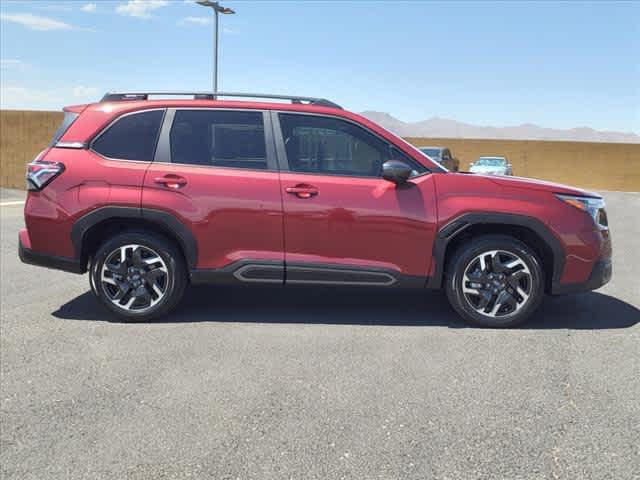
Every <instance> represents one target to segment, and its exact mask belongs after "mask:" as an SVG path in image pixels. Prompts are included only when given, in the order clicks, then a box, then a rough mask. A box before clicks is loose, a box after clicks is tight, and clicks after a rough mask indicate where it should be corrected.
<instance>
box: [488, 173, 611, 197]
mask: <svg viewBox="0 0 640 480" xmlns="http://www.w3.org/2000/svg"><path fill="white" fill-rule="evenodd" d="M486 178H487V179H488V180H490V181H492V182H493V183H496V184H498V185H500V186H503V187H511V188H527V189H531V190H543V191H546V192H552V193H564V194H567V195H579V196H583V197H598V198H601V197H602V196H601V195H600V194H599V193H596V192H590V191H588V190H583V189H581V188H576V187H571V186H569V185H563V184H561V183H554V182H547V181H545V180H536V179H534V178H523V177H492V176H487V177H486Z"/></svg>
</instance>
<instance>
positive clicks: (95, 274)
mask: <svg viewBox="0 0 640 480" xmlns="http://www.w3.org/2000/svg"><path fill="white" fill-rule="evenodd" d="M127 244H137V245H142V246H145V247H147V248H150V249H151V250H153V251H154V252H156V253H157V254H158V255H159V256H160V257H161V258H162V260H163V261H164V262H165V265H166V266H167V270H168V275H167V290H166V292H165V295H164V297H163V298H162V300H160V301H159V302H158V303H157V304H155V305H154V306H153V307H151V308H150V309H148V310H144V311H142V312H135V311H126V310H123V309H120V308H118V307H116V306H115V305H114V304H113V303H112V302H111V300H110V299H109V297H108V296H107V294H106V293H105V291H104V285H103V284H102V282H101V279H100V277H101V272H102V267H103V265H104V262H105V261H106V259H107V258H108V257H109V256H110V255H111V254H112V253H113V252H114V250H116V249H118V248H119V247H121V246H123V245H127ZM90 273H91V283H92V290H93V291H94V293H95V294H96V295H97V296H98V298H99V299H100V301H101V302H102V304H103V305H104V306H105V307H107V308H108V309H109V310H110V311H111V312H113V313H115V314H116V315H117V316H118V317H119V318H120V319H122V320H124V321H127V322H142V321H146V320H149V319H151V318H154V317H157V316H160V315H163V314H164V313H167V312H168V311H169V310H170V309H171V308H173V307H174V306H175V304H177V302H178V301H179V300H180V298H181V297H182V293H183V290H184V283H185V275H186V274H185V268H184V264H183V262H182V260H181V258H180V256H179V253H178V252H177V251H176V249H175V248H174V247H173V246H172V245H171V244H170V243H169V242H168V241H166V240H165V239H164V238H162V237H160V236H156V235H151V234H147V233H137V232H130V233H122V234H119V235H116V236H115V237H113V238H111V239H109V240H107V241H106V242H105V243H104V244H102V245H101V246H100V248H99V249H98V251H97V252H96V255H95V257H94V259H93V261H92V268H91V271H90Z"/></svg>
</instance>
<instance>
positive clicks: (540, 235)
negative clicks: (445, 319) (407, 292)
mask: <svg viewBox="0 0 640 480" xmlns="http://www.w3.org/2000/svg"><path fill="white" fill-rule="evenodd" d="M486 234H501V235H508V236H510V237H513V238H516V239H518V240H520V241H522V242H523V243H525V244H526V245H527V246H528V247H530V248H531V249H533V250H534V251H535V252H536V254H537V255H538V257H539V258H540V260H541V262H542V268H543V271H544V274H545V291H547V292H550V291H551V290H552V288H553V285H555V284H558V283H559V281H560V276H561V274H562V270H563V268H564V257H565V255H564V249H563V247H562V244H561V243H560V240H559V239H558V238H557V237H556V236H555V235H554V234H553V233H552V232H551V231H550V230H549V228H548V227H547V226H546V225H545V224H544V223H543V222H541V221H540V220H538V219H537V218H533V217H529V216H526V215H518V214H509V213H499V212H477V213H475V212H474V213H467V214H463V215H461V216H459V217H456V218H455V219H453V220H452V221H450V222H449V223H447V224H446V225H444V226H443V227H442V228H440V229H439V230H438V233H437V235H436V239H435V242H434V247H433V258H434V259H435V262H436V266H435V269H434V274H433V276H432V277H431V278H430V279H429V282H428V284H427V287H428V288H441V287H442V281H443V278H444V274H445V272H446V267H447V262H448V261H449V260H450V259H451V258H452V256H453V254H454V253H455V251H456V249H458V248H459V247H460V246H461V245H464V244H465V243H466V242H468V241H470V240H471V239H473V238H474V237H477V236H479V235H486Z"/></svg>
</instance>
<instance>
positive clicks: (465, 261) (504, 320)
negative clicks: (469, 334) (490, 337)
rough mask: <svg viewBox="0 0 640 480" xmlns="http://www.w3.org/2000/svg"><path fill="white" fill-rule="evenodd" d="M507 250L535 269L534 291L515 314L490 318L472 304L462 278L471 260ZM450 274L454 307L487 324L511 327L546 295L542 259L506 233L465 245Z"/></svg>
mask: <svg viewBox="0 0 640 480" xmlns="http://www.w3.org/2000/svg"><path fill="white" fill-rule="evenodd" d="M489 250H503V251H505V252H509V253H512V254H514V255H517V256H518V257H520V258H521V259H522V260H523V261H524V262H525V264H526V265H527V268H528V269H529V271H530V272H531V293H530V295H529V299H528V301H527V304H526V305H525V306H524V307H522V308H521V309H520V310H518V311H517V312H516V313H515V314H509V315H505V316H503V317H494V318H492V317H488V316H484V315H481V314H479V313H478V312H476V311H475V309H473V307H471V305H469V304H468V302H467V300H466V299H465V297H464V293H463V292H462V277H463V275H464V271H465V269H466V268H467V266H468V265H469V263H470V262H471V261H472V260H473V259H474V258H475V257H476V256H478V255H479V254H481V253H482V252H483V251H489ZM449 271H450V274H448V275H447V278H446V282H447V283H446V285H445V288H446V291H447V297H448V298H449V301H450V303H451V305H452V306H453V308H454V309H455V310H456V311H457V312H458V313H459V314H460V315H461V316H462V317H463V318H465V320H467V321H469V322H471V323H473V324H475V325H478V326H483V327H511V326H515V325H518V324H521V323H522V322H524V321H525V320H526V319H527V318H528V317H529V316H530V315H531V314H533V313H534V312H535V310H536V309H537V308H538V306H539V305H540V302H541V301H542V298H543V297H544V274H543V271H542V268H541V267H540V261H539V260H538V258H537V256H536V255H535V253H534V252H533V251H532V250H531V249H529V248H528V247H527V246H526V245H524V244H523V243H522V242H520V241H518V240H516V239H513V238H510V237H504V236H487V237H484V238H481V239H478V240H477V241H472V243H471V244H470V245H469V246H468V247H466V248H462V249H461V250H460V251H459V252H458V254H457V255H456V256H455V258H454V260H453V262H452V264H451V266H450V269H449Z"/></svg>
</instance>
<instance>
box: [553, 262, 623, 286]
mask: <svg viewBox="0 0 640 480" xmlns="http://www.w3.org/2000/svg"><path fill="white" fill-rule="evenodd" d="M611 274H612V266H611V258H601V259H600V260H598V261H597V262H596V263H595V264H594V265H593V270H591V274H590V275H589V278H588V279H587V281H586V282H584V283H568V284H557V285H554V286H553V288H552V290H551V294H552V295H565V294H568V293H579V292H588V291H590V290H595V289H597V288H600V287H602V286H603V285H605V284H607V283H609V280H611Z"/></svg>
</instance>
